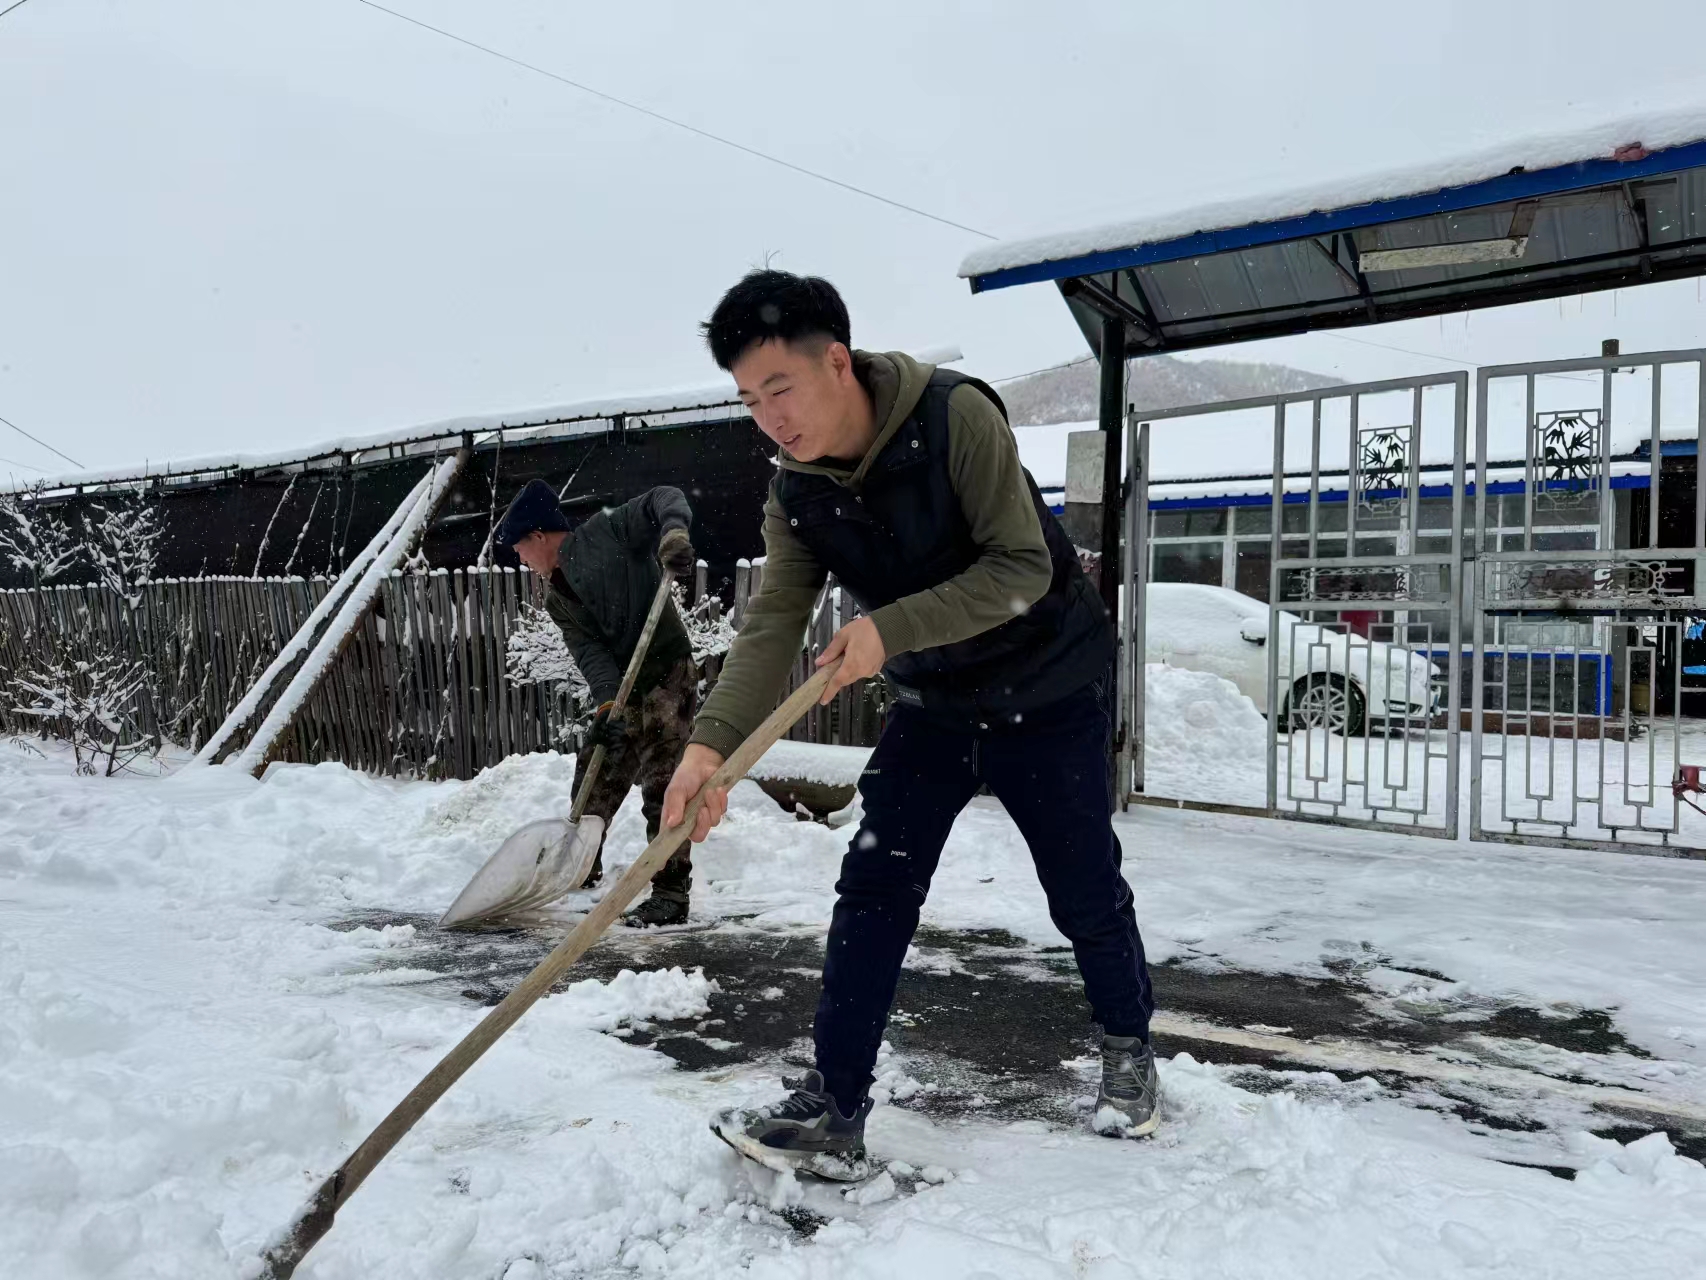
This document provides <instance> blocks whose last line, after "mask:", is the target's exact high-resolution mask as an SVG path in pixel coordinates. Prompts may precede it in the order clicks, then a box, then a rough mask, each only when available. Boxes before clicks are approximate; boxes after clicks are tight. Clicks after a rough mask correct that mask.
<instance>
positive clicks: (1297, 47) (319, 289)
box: [0, 0, 1706, 477]
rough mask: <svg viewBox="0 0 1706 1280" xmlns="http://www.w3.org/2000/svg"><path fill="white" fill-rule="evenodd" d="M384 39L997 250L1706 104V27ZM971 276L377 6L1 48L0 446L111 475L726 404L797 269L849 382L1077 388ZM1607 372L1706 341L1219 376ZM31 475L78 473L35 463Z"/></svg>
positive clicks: (1320, 358)
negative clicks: (745, 284)
mask: <svg viewBox="0 0 1706 1280" xmlns="http://www.w3.org/2000/svg"><path fill="white" fill-rule="evenodd" d="M4 2H5V0H0V7H4ZM385 2H386V3H387V4H389V5H390V6H391V7H393V8H397V9H399V10H401V11H404V12H407V13H409V14H411V15H414V16H416V17H418V18H420V19H421V20H423V21H428V22H431V23H433V24H435V25H438V26H442V27H445V28H448V29H450V30H453V31H455V32H457V33H459V34H462V35H465V36H467V37H468V38H469V39H472V40H476V41H479V42H481V43H484V44H488V45H490V46H492V47H494V48H497V49H500V50H502V51H504V52H507V53H510V54H513V55H514V56H517V57H520V58H523V59H526V60H528V61H530V62H535V63H538V64H540V65H541V66H544V67H547V68H549V69H551V70H553V71H555V72H557V73H559V74H561V75H565V76H569V77H571V78H575V79H579V80H582V81H585V82H586V83H588V84H590V85H593V86H595V87H597V88H599V89H602V90H604V91H606V92H609V93H612V94H616V95H619V96H622V97H625V98H628V99H631V100H633V101H636V102H639V103H642V104H644V105H646V106H648V107H650V108H652V109H654V110H656V111H659V112H663V113H666V114H669V115H672V116H676V117H679V118H681V119H684V120H687V121H690V122H691V123H693V124H694V125H696V126H698V127H700V128H703V129H706V130H709V131H712V132H715V133H719V134H723V135H726V136H728V137H730V138H734V139H737V140H739V141H740V142H742V143H745V144H747V145H749V146H752V147H755V148H758V149H761V150H764V151H767V152H771V153H773V154H775V155H777V156H781V157H784V158H786V159H788V160H791V161H793V162H795V163H798V164H802V165H806V166H808V167H811V168H815V169H819V170H822V171H824V172H827V173H829V174H832V175H834V176H835V177H837V178H840V179H842V180H844V181H846V182H849V183H853V184H856V185H859V186H864V187H869V188H871V189H873V190H875V191H878V192H881V193H883V194H885V195H888V196H891V197H893V198H894V199H897V200H901V201H904V202H906V203H908V204H912V205H916V206H918V207H920V208H924V209H928V210H930V211H932V212H935V213H938V214H940V215H941V216H943V217H946V218H950V219H952V220H954V221H957V222H961V223H964V224H967V225H969V226H972V227H976V228H979V229H981V230H984V231H988V232H991V233H993V234H995V235H997V236H1000V237H1002V238H1006V237H1009V236H1016V235H1023V234H1028V233H1033V232H1038V231H1047V230H1051V229H1055V228H1059V227H1062V226H1073V225H1076V224H1082V223H1093V222H1102V221H1108V220H1112V219H1116V218H1121V217H1126V216H1132V215H1135V214H1139V213H1145V212H1152V211H1157V210H1163V209H1166V208H1170V207H1176V206H1184V205H1192V204H1196V203H1198V202H1202V201H1207V200H1213V199H1222V198H1231V197H1235V196H1241V195H1248V194H1250V193H1252V192H1262V191H1266V190H1273V189H1282V188H1287V187H1293V186H1298V185H1302V184H1306V183H1313V182H1318V181H1324V180H1330V179H1332V178H1334V177H1337V176H1340V175H1345V174H1351V173H1359V172H1366V171H1369V170H1371V169H1386V168H1391V167H1394V166H1399V165H1407V164H1413V163H1418V162H1422V161H1425V160H1427V159H1429V158H1431V157H1439V156H1449V155H1454V154H1457V153H1461V152H1465V151H1474V150H1477V149H1479V148H1481V147H1484V146H1486V145H1487V144H1489V143H1490V142H1493V141H1496V140H1497V139H1498V138H1500V137H1505V136H1511V135H1518V136H1520V135H1525V134H1533V133H1547V132H1554V131H1558V130H1562V129H1568V128H1571V127H1573V126H1577V125H1582V124H1587V123H1592V122H1595V121H1598V120H1602V119H1607V118H1616V117H1621V116H1625V115H1629V114H1632V113H1635V112H1638V111H1641V110H1645V109H1649V108H1655V109H1656V108H1665V107H1673V106H1685V105H1690V104H1694V103H1698V102H1699V101H1701V100H1702V99H1706V80H1703V78H1702V73H1701V69H1700V50H1701V49H1702V48H1703V47H1706V5H1702V4H1700V3H1698V0H1653V2H1650V3H1645V4H1642V5H1640V6H1637V7H1633V8H1631V7H1629V6H1623V7H1619V6H1607V5H1605V4H1604V3H1603V0H1599V2H1596V3H1578V2H1576V0H1547V2H1545V3H1526V4H1513V3H1507V4H1501V5H1489V4H1487V3H1486V2H1485V0H1476V2H1475V3H1458V2H1456V0H1443V2H1442V3H1438V4H1435V5H1433V6H1431V7H1429V8H1425V9H1418V8H1416V7H1415V6H1411V5H1405V6H1388V5H1380V4H1370V3H1366V2H1363V3H1339V4H1327V3H1307V2H1306V0H1293V2H1291V3H1286V4H1274V3H1269V2H1266V0H1245V2H1242V3H1204V2H1202V0H1193V2H1191V3H1182V2H1179V3H1172V4H1167V5H1159V4H1144V3H1124V4H1113V3H1102V4H1087V3H1071V2H1067V0H1049V2H1048V3H1041V2H1040V0H1030V2H1027V3H1016V2H1008V0H1001V2H996V3H986V4H973V3H959V4H932V3H928V2H926V0H911V2H910V3H890V2H888V0H865V2H864V3H860V4H853V5H817V4H808V3H801V2H800V0H783V2H777V3H768V2H766V3H757V2H751V0H724V2H723V3H719V4H705V3H686V2H683V3H667V4H664V3H645V2H643V0H625V2H624V3H622V4H598V5H593V4H565V3H553V2H550V0H479V2H478V3H475V2H474V0H385ZM978 243H982V241H980V240H979V238H978V237H976V236H974V235H971V234H969V233H967V232H965V231H959V230H955V229H953V228H950V227H946V226H943V225H941V224H939V223H936V222H931V221H928V220H926V219H924V218H920V217H916V216H914V215H911V214H907V213H903V212H900V211H898V210H895V209H891V208H887V207H885V206H883V205H880V204H877V203H874V202H872V201H869V200H865V199H863V198H860V197H858V196H856V195H853V194H851V193H849V192H846V191H843V190H839V189H836V188H834V187H831V186H828V185H826V184H824V183H821V182H817V181H813V180H812V179H809V178H806V177H802V176H799V175H797V174H793V173H789V172H786V171H784V170H782V169H779V168H777V167H775V166H773V165H770V164H767V163H765V162H763V161H760V160H757V159H753V158H751V157H748V156H744V155H741V154H738V153H736V152H734V151H731V150H729V149H727V148H725V147H722V146H718V145H716V144H715V143H712V142H709V141H706V140H704V139H702V138H697V137H693V136H691V135H688V134H685V133H683V132H681V131H680V130H677V129H674V128H671V127H669V126H668V125H665V124H661V123H659V122H657V121H655V120H651V119H648V118H646V117H644V116H642V115H639V114H636V113H634V112H632V111H628V110H624V109H622V108H620V107H617V106H613V105H611V104H609V103H607V102H602V101H600V100H598V99H596V98H594V97H591V96H589V95H587V94H585V93H582V92H579V91H577V90H575V89H572V88H569V87H567V86H564V85H562V84H559V83H556V82H553V81H551V80H548V79H546V78H544V77H542V76H538V75H535V74H532V73H530V72H527V71H524V70H521V69H519V68H517V67H514V66H511V65H508V64H506V63H503V62H501V61H498V60H496V59H494V58H492V57H489V56H487V55H485V54H482V53H478V52H475V51H473V50H471V49H468V48H465V47H462V46H459V45H457V44H454V43H452V42H450V41H448V40H446V39H444V38H442V37H440V36H437V35H433V34H431V33H429V32H426V31H422V30H420V29H419V28H416V27H412V26H409V25H406V24H405V23H402V22H400V21H398V20H397V19H395V18H393V17H389V16H387V15H385V14H383V13H379V12H376V11H374V10H373V9H371V8H368V7H366V6H364V5H362V4H361V3H359V2H358V0H288V2H284V0H267V2H264V3H263V2H261V0H28V3H26V4H25V5H24V6H23V7H22V8H20V9H18V10H17V11H16V12H14V13H12V14H10V15H9V16H7V17H5V18H4V19H0V416H4V417H6V418H9V419H11V420H12V421H13V422H15V423H17V424H18V425H19V426H20V427H23V428H25V429H26V430H28V431H31V432H33V433H34V434H36V435H39V436H41V437H43V438H44V439H46V440H48V441H50V442H51V443H52V444H54V445H55V446H57V447H58V448H60V449H62V450H64V451H65V452H66V453H68V454H69V455H71V456H72V457H74V458H76V459H77V460H78V461H79V462H81V463H83V464H84V465H85V466H89V467H99V466H108V465H119V464H124V463H129V462H132V461H136V460H140V459H143V458H152V459H155V460H159V459H164V458H171V457H183V456H190V455H195V454H203V453H210V452H225V451H232V450H242V451H254V450H262V449H274V448H283V447H289V446H293V445H297V444H306V443H311V442H313V441H316V440H321V439H325V438H327V437H331V436H338V435H345V434H351V433H365V432H370V431H378V430H383V429H387V428H390V427H393V426H401V425H406V424H409V423H412V422H417V421H425V420H430V419H437V418H443V417H449V416H452V415H455V414H459V413H467V412H477V411H483V410H490V409H501V408H508V407H522V406H527V405H538V404H552V403H561V402H564V401H571V400H579V399H585V398H591V397H594V396H599V395H604V394H613V393H620V392H627V391H642V390H647V389H651V388H658V387H668V386H677V385H682V384H688V385H694V384H704V383H708V382H713V381H715V380H716V379H717V376H718V375H717V371H716V370H715V368H714V367H713V366H712V365H711V363H710V361H709V358H708V357H707V356H706V355H705V353H704V349H703V347H702V345H701V344H700V341H699V339H698V336H697V332H696V328H695V326H696V324H697V322H698V321H699V320H700V319H702V318H703V317H704V316H705V314H706V313H707V312H708V311H709V310H710V308H711V306H712V305H713V304H714V303H715V301H716V299H717V296H718V295H719V293H720V292H721V290H722V289H723V288H725V287H726V286H727V285H728V284H729V283H731V282H732V281H733V280H734V279H735V278H736V277H738V276H739V275H740V274H741V273H742V272H743V271H744V270H746V269H747V268H749V267H751V266H753V265H755V264H758V263H760V262H762V261H764V260H765V259H766V257H771V258H772V260H773V261H774V262H775V263H776V264H777V265H779V266H782V267H785V268H788V269H791V270H799V271H811V272H817V273H821V274H823V275H826V276H828V277H829V278H830V279H832V280H834V281H835V282H836V283H837V284H838V285H839V286H840V287H841V289H842V291H843V292H844V293H845V295H846V296H847V299H848V302H849V304H850V306H851V308H852V311H853V316H854V337H855V341H856V342H858V343H859V344H861V345H866V346H874V347H903V348H904V347H912V348H921V347H927V346H935V345H940V344H944V343H958V344H959V345H960V346H962V347H963V348H964V350H965V352H966V356H967V360H966V364H965V366H964V367H966V368H967V369H969V370H971V371H974V372H977V373H979V374H981V375H983V376H986V377H990V378H999V377H1002V376H1005V375H1009V374H1015V373H1021V372H1024V371H1026V370H1028V369H1032V368H1035V367H1038V366H1042V365H1047V364H1050V363H1053V362H1056V361H1061V360H1067V359H1071V358H1073V357H1075V356H1078V355H1081V354H1083V353H1084V345H1083V342H1082V339H1081V338H1080V336H1079V334H1078V332H1077V330H1076V328H1075V327H1074V326H1073V325H1072V324H1071V322H1070V321H1069V319H1068V317H1067V312H1066V308H1065V307H1064V305H1063V304H1062V303H1061V301H1060V299H1059V296H1058V295H1057V294H1056V293H1055V291H1054V289H1053V287H1052V286H1047V285H1035V286H1029V287H1026V288H1022V289H1014V290H1004V291H1001V292H997V293H993V294H987V295H982V296H978V297H973V296H972V295H971V294H970V292H969V290H968V289H967V287H966V285H965V283H964V282H963V281H960V280H958V279H957V278H956V277H955V270H956V268H957V266H958V264H959V261H960V258H961V257H962V255H963V254H964V253H965V252H966V251H967V250H968V249H969V248H971V247H973V246H974V245H976V244H978ZM1607 336H1618V337H1620V338H1622V340H1623V342H1624V349H1625V350H1637V349H1644V348H1651V347H1657V346H1665V347H1679V346H1686V345H1693V344H1703V343H1706V303H1703V302H1702V296H1701V292H1700V289H1699V287H1698V285H1697V284H1696V283H1695V282H1692V281H1690V282H1686V283H1683V284H1680V285H1668V286H1653V287H1649V288H1647V289H1641V290H1625V291H1621V292H1620V293H1618V294H1616V295H1610V294H1607V295H1599V296H1596V297H1592V298H1588V299H1585V300H1583V301H1581V302H1575V301H1569V302H1565V303H1564V304H1562V305H1560V304H1559V303H1556V302H1554V303H1545V304H1536V305H1533V306H1529V307H1522V308H1511V309H1508V310H1506V311H1502V312H1481V313H1477V314H1475V315H1473V316H1472V317H1470V318H1468V319H1464V318H1449V319H1446V320H1444V321H1438V320H1426V321H1415V322H1410V323H1406V324H1400V325H1389V326H1383V327H1381V328H1378V329H1367V330H1358V331H1356V332H1355V333H1353V334H1351V335H1347V336H1346V337H1334V336H1329V335H1312V336H1309V337H1305V338H1296V339H1285V340H1280V341H1274V342H1268V343H1262V344H1256V345H1249V346H1245V347H1241V348H1231V349H1227V350H1224V351H1222V352H1218V353H1215V354H1222V355H1229V356H1235V357H1247V358H1253V359H1254V358H1260V359H1278V360H1284V361H1287V362H1289V363H1293V364H1296V365H1299V366H1302V367H1306V368H1310V369H1314V370H1317V371H1320V372H1325V373H1333V374H1337V375H1339V376H1341V377H1345V378H1363V377H1383V376H1390V375H1393V374H1399V373H1415V372H1424V371H1429V370H1434V369H1439V368H1442V367H1447V366H1448V364H1449V363H1450V362H1451V361H1457V362H1460V367H1461V362H1463V361H1478V362H1482V363H1486V362H1491V361H1502V360H1508V359H1526V358H1546V357H1552V356H1561V355H1572V354H1597V348H1598V342H1599V339H1600V338H1602V337H1607ZM1369 343H1381V344H1386V345H1387V346H1392V347H1402V348H1407V349H1409V351H1410V352H1415V353H1420V354H1408V353H1406V352H1397V351H1390V350H1385V349H1383V348H1381V347H1377V346H1371V345H1367V344H1369ZM1442 357H1443V359H1442ZM0 459H3V460H4V461H0V474H6V473H11V474H13V475H17V476H19V477H24V476H29V475H33V474H36V473H35V472H34V471H32V470H30V468H32V467H34V468H42V469H44V470H46V471H49V472H53V471H63V470H67V469H68V467H67V466H66V465H65V464H63V463H61V462H60V461H59V460H58V459H57V458H55V457H54V456H53V455H52V454H50V453H48V452H47V451H46V450H44V449H42V448H40V447H38V446H37V445H35V444H32V443H30V442H29V441H27V440H25V439H23V438H22V437H20V436H18V435H17V434H15V433H13V432H12V431H10V430H8V429H7V428H5V427H3V426H0Z"/></svg>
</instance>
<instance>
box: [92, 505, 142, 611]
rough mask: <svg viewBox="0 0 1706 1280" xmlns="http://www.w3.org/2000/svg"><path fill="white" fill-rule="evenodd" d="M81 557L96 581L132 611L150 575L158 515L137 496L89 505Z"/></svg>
mask: <svg viewBox="0 0 1706 1280" xmlns="http://www.w3.org/2000/svg"><path fill="white" fill-rule="evenodd" d="M83 534H84V539H83V554H84V556H85V557H86V558H87V559H88V561H89V564H90V566H91V567H92V568H93V569H94V571H95V577H96V581H98V582H99V583H100V584H101V585H102V586H103V587H106V588H107V589H108V590H109V591H112V592H113V593H114V594H116V595H120V596H123V597H124V599H125V602H126V603H127V604H129V605H130V607H131V608H132V609H134V608H136V606H137V605H139V604H141V603H142V587H143V585H144V584H145V583H146V582H147V581H148V580H149V579H150V578H152V577H153V576H154V557H155V547H156V544H157V543H158V542H159V540H160V513H159V511H158V510H157V509H156V508H155V506H154V504H153V503H151V502H149V501H148V500H147V499H145V498H144V497H143V496H142V495H141V494H133V495H130V496H128V497H126V496H118V497H114V498H113V499H112V500H111V501H109V502H107V503H104V504H103V503H94V504H91V506H90V508H89V510H88V512H86V513H85V514H84V516H83Z"/></svg>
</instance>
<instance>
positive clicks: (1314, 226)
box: [971, 140, 1706, 293]
mask: <svg viewBox="0 0 1706 1280" xmlns="http://www.w3.org/2000/svg"><path fill="white" fill-rule="evenodd" d="M1702 165H1706V140H1702V141H1699V142H1689V143H1684V144H1683V145H1681V146H1677V147H1669V148H1666V149H1665V150H1663V151H1655V152H1653V153H1652V154H1650V155H1648V156H1646V157H1645V158H1644V159H1641V160H1579V161H1577V162H1575V163H1574V164H1566V165H1559V166H1556V167H1554V168H1550V169H1536V170H1534V171H1533V172H1520V173H1506V174H1500V175H1499V176H1498V177H1496V178H1484V179H1482V180H1481V181H1480V182H1470V183H1465V184H1464V185H1462V186H1457V187H1443V188H1440V189H1439V190H1437V191H1430V192H1425V193H1423V194H1420V195H1410V196H1399V197H1396V198H1394V199H1391V200H1374V201H1370V202H1369V203H1366V204H1359V205H1348V206H1346V207H1344V208H1340V209H1327V210H1316V211H1315V212H1312V213H1306V214H1301V215H1299V216H1296V217H1291V218H1281V219H1278V220H1277V221H1274V222H1253V223H1249V224H1246V225H1245V226H1242V227H1227V228H1225V229H1223V230H1219V231H1198V232H1195V233H1194V234H1192V235H1187V236H1178V237H1175V238H1173V239H1171V240H1157V241H1154V242H1152V243H1149V244H1136V245H1130V246H1127V247H1125V248H1121V249H1107V250H1103V251H1101V252H1099V253H1089V254H1083V255H1081V256H1079V257H1076V258H1060V259H1056V260H1055V261H1052V262H1037V263H1029V264H1025V265H1022V266H1016V267H1004V268H1002V269H1001V270H999V271H990V272H986V273H984V274H983V275H976V276H973V277H971V291H972V292H973V293H982V292H984V291H986V290H989V289H1007V288H1011V287H1012V286H1014V285H1021V284H1035V283H1036V282H1038V281H1041V280H1067V279H1071V278H1072V277H1074V276H1088V275H1096V274H1099V273H1101V272H1104V271H1118V270H1120V269H1122V268H1125V267H1142V266H1151V265H1154V264H1156V263H1160V262H1177V261H1179V260H1180V259H1184V258H1200V257H1206V256H1208V255H1210V254H1216V253H1225V252H1227V251H1228V250H1234V249H1249V248H1253V247H1255V246H1257V245H1266V244H1278V243H1280V242H1282V241H1286V240H1301V239H1303V238H1305V237H1307V236H1320V235H1331V234H1333V233H1334V232H1342V231H1351V230H1355V229H1356V228H1358V227H1368V226H1375V225H1378V224H1381V223H1386V222H1402V221H1404V220H1406V219H1409V218H1423V217H1427V216H1429V215H1430V214H1438V213H1454V212H1457V211H1460V210H1464V209H1474V208H1478V207H1480V206H1482V205H1492V204H1504V203H1507V202H1509V201H1513V200H1528V199H1533V198H1536V197H1539V196H1549V195H1562V194H1564V193H1566V192H1570V191H1581V190H1584V189H1586V188H1589V187H1602V186H1607V185H1610V184H1613V183H1618V182H1629V181H1634V180H1637V179H1641V178H1650V177H1655V176H1657V175H1659V174H1665V173H1676V172H1678V171H1679V170H1683V169H1692V168H1696V167H1698V166H1702Z"/></svg>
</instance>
